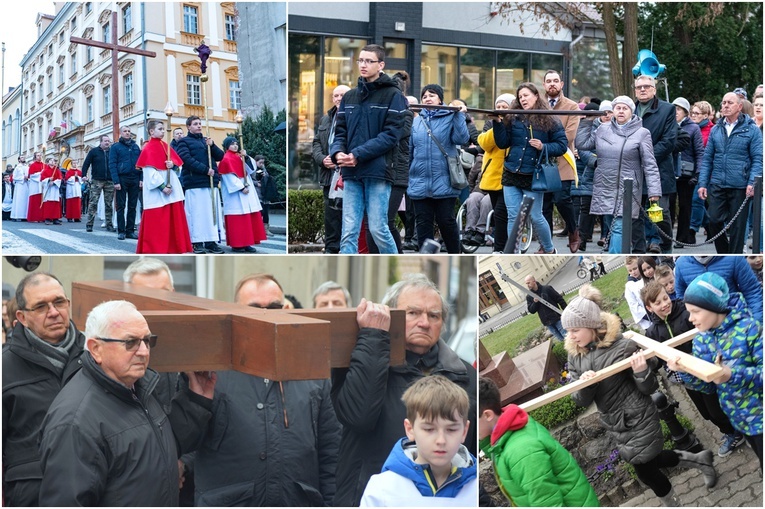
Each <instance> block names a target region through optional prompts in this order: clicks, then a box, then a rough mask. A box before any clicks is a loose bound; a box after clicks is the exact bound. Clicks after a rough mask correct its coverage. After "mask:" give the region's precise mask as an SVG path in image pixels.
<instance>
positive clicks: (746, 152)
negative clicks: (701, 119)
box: [699, 113, 762, 189]
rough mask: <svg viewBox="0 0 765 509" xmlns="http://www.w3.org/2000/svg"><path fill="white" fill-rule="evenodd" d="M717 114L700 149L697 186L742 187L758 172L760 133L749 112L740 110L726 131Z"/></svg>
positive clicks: (760, 164) (760, 158)
mask: <svg viewBox="0 0 765 509" xmlns="http://www.w3.org/2000/svg"><path fill="white" fill-rule="evenodd" d="M724 123H725V119H724V118H721V119H720V120H719V121H718V122H717V124H716V125H715V126H714V127H713V128H712V132H711V133H710V134H709V140H708V141H707V147H706V150H705V151H704V159H703V161H702V163H701V174H700V175H699V187H700V188H701V187H705V188H708V187H710V186H716V187H722V188H725V189H744V188H746V186H753V185H754V178H755V177H761V176H762V133H761V132H760V128H759V127H757V124H755V123H754V120H752V119H751V118H750V117H749V115H746V114H745V113H742V114H740V115H739V117H738V122H737V123H736V125H735V126H733V130H732V131H731V133H730V135H728V133H727V132H726V130H725V125H724Z"/></svg>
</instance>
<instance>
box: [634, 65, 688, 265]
mask: <svg viewBox="0 0 765 509" xmlns="http://www.w3.org/2000/svg"><path fill="white" fill-rule="evenodd" d="M635 95H636V97H637V100H636V101H635V114H636V115H637V116H639V117H640V118H642V119H643V127H645V128H646V129H648V130H649V131H650V132H651V141H652V142H653V155H654V157H655V158H656V164H657V165H658V166H659V175H660V176H661V199H660V200H659V205H660V206H661V208H662V209H663V211H664V217H663V219H662V220H661V221H660V222H659V223H657V224H656V225H654V224H653V223H651V222H650V221H649V222H647V223H645V237H646V241H647V242H648V243H649V245H648V252H649V253H671V252H672V244H673V240H672V224H671V223H670V216H669V198H670V195H671V194H674V193H676V192H677V185H676V182H675V163H674V162H673V153H674V151H675V149H676V147H675V142H676V140H677V129H678V127H677V123H676V121H675V107H674V106H673V105H671V104H670V103H668V102H667V101H663V100H661V99H659V98H658V97H656V81H655V80H654V79H653V78H652V77H650V76H638V77H637V79H636V80H635ZM644 203H645V206H646V207H647V205H648V200H647V198H646V199H644ZM646 221H647V219H646ZM657 226H658V228H659V229H661V231H662V232H664V234H665V235H666V238H665V237H662V236H660V235H659V234H658V232H656V231H655V228H656V227H657ZM635 230H637V229H633V237H632V238H633V243H634V242H635Z"/></svg>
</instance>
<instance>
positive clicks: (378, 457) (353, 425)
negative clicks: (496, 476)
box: [332, 328, 478, 507]
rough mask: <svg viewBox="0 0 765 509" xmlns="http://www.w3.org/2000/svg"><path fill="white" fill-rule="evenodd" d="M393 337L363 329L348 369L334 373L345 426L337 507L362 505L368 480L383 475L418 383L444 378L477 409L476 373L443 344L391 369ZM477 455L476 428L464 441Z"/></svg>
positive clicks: (337, 402)
mask: <svg viewBox="0 0 765 509" xmlns="http://www.w3.org/2000/svg"><path fill="white" fill-rule="evenodd" d="M389 364H390V334H389V333H388V332H385V331H382V330H378V329H370V328H364V329H361V330H360V331H359V337H358V341H357V342H356V346H355V348H354V350H353V353H352V354H351V362H350V366H349V367H348V368H336V369H333V370H332V402H333V403H334V406H335V411H336V412H337V418H338V420H339V421H340V423H341V424H342V425H343V438H342V440H341V443H340V453H339V455H338V461H337V493H336V495H335V499H334V501H333V505H335V506H345V507H352V506H357V505H358V504H359V501H360V500H361V495H362V493H363V492H364V487H365V486H366V485H367V481H369V478H370V477H371V476H372V475H374V474H377V473H379V472H380V471H381V469H382V466H383V463H384V462H385V459H386V458H387V457H388V454H389V453H390V450H391V449H392V448H393V445H394V444H395V443H396V442H397V441H398V439H399V438H401V430H402V426H403V422H404V419H405V418H406V409H405V407H404V404H403V402H402V401H401V396H402V395H403V394H404V391H405V390H406V389H407V388H408V387H409V386H410V385H411V384H412V383H413V382H414V381H416V380H418V379H420V378H422V377H423V376H426V373H425V372H424V370H429V371H428V374H431V375H442V376H445V377H446V378H448V379H449V380H451V381H453V382H455V383H456V384H457V385H459V386H460V387H462V388H463V389H465V390H466V391H467V393H468V397H469V398H470V413H469V415H478V414H477V410H476V397H475V395H476V383H477V382H476V372H475V369H473V367H472V366H470V365H469V364H467V363H466V362H464V361H463V360H461V359H460V358H459V357H457V354H455V353H454V352H453V351H452V350H451V349H450V348H449V347H448V346H447V345H446V343H444V342H443V340H439V341H438V343H437V344H436V345H435V346H434V347H433V348H432V349H431V350H430V351H429V352H428V353H426V354H425V355H424V356H422V357H421V356H419V355H416V354H414V353H412V352H409V351H407V352H406V364H404V365H402V366H393V367H391V366H390V365H389ZM463 443H464V444H465V445H466V446H467V448H468V450H470V452H471V453H473V454H474V453H475V444H476V432H475V424H474V423H471V424H470V430H469V431H468V434H467V438H466V439H465V441H464V442H463Z"/></svg>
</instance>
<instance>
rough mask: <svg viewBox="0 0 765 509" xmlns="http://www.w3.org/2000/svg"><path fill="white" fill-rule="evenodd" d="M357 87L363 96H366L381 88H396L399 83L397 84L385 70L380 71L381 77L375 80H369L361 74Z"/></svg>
mask: <svg viewBox="0 0 765 509" xmlns="http://www.w3.org/2000/svg"><path fill="white" fill-rule="evenodd" d="M357 87H358V89H359V93H360V94H361V97H362V98H366V97H367V96H368V95H369V94H371V93H372V92H373V91H375V90H378V89H381V88H385V87H395V88H396V89H398V85H397V84H396V81H395V80H394V79H393V78H391V77H390V76H388V75H387V74H385V73H384V72H382V73H380V77H379V78H377V79H376V80H374V81H367V80H365V79H364V78H362V77H361V76H359V81H358V85H357ZM399 91H400V89H399Z"/></svg>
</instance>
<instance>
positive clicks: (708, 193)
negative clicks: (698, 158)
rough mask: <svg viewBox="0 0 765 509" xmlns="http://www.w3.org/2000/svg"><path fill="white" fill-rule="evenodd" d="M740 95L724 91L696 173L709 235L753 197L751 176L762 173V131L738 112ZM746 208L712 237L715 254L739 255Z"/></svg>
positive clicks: (722, 225)
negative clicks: (707, 216)
mask: <svg viewBox="0 0 765 509" xmlns="http://www.w3.org/2000/svg"><path fill="white" fill-rule="evenodd" d="M741 109H742V104H741V98H740V97H739V96H738V95H736V94H735V93H733V92H728V93H727V94H725V96H724V97H723V100H722V106H721V107H720V114H721V115H722V117H723V118H721V119H720V120H719V121H718V122H717V124H716V125H715V126H714V127H713V128H712V131H711V132H710V133H709V139H708V141H707V147H706V150H705V151H704V159H703V160H702V162H701V172H700V174H699V191H698V193H699V198H701V199H702V200H707V199H708V208H707V213H708V214H709V227H708V228H707V232H708V233H709V237H710V238H711V237H713V236H715V235H717V234H718V233H719V232H720V231H721V230H722V229H723V227H724V226H725V225H726V224H727V223H728V222H729V221H730V220H731V219H732V218H733V216H734V215H735V214H736V211H738V209H739V207H741V204H742V203H743V202H744V200H745V199H746V198H747V197H753V196H754V178H755V177H760V176H762V134H761V133H760V129H759V128H758V127H757V124H755V123H754V120H752V118H751V117H750V116H749V115H747V114H745V113H742V112H741ZM746 218H747V213H746V210H744V211H742V213H741V214H739V215H738V217H737V218H736V220H735V221H734V222H733V224H731V225H730V228H729V229H728V231H727V232H726V233H725V234H723V235H720V237H719V238H718V239H717V240H715V249H716V250H717V252H718V253H720V254H724V253H730V254H741V253H742V252H743V250H744V242H745V241H746Z"/></svg>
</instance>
